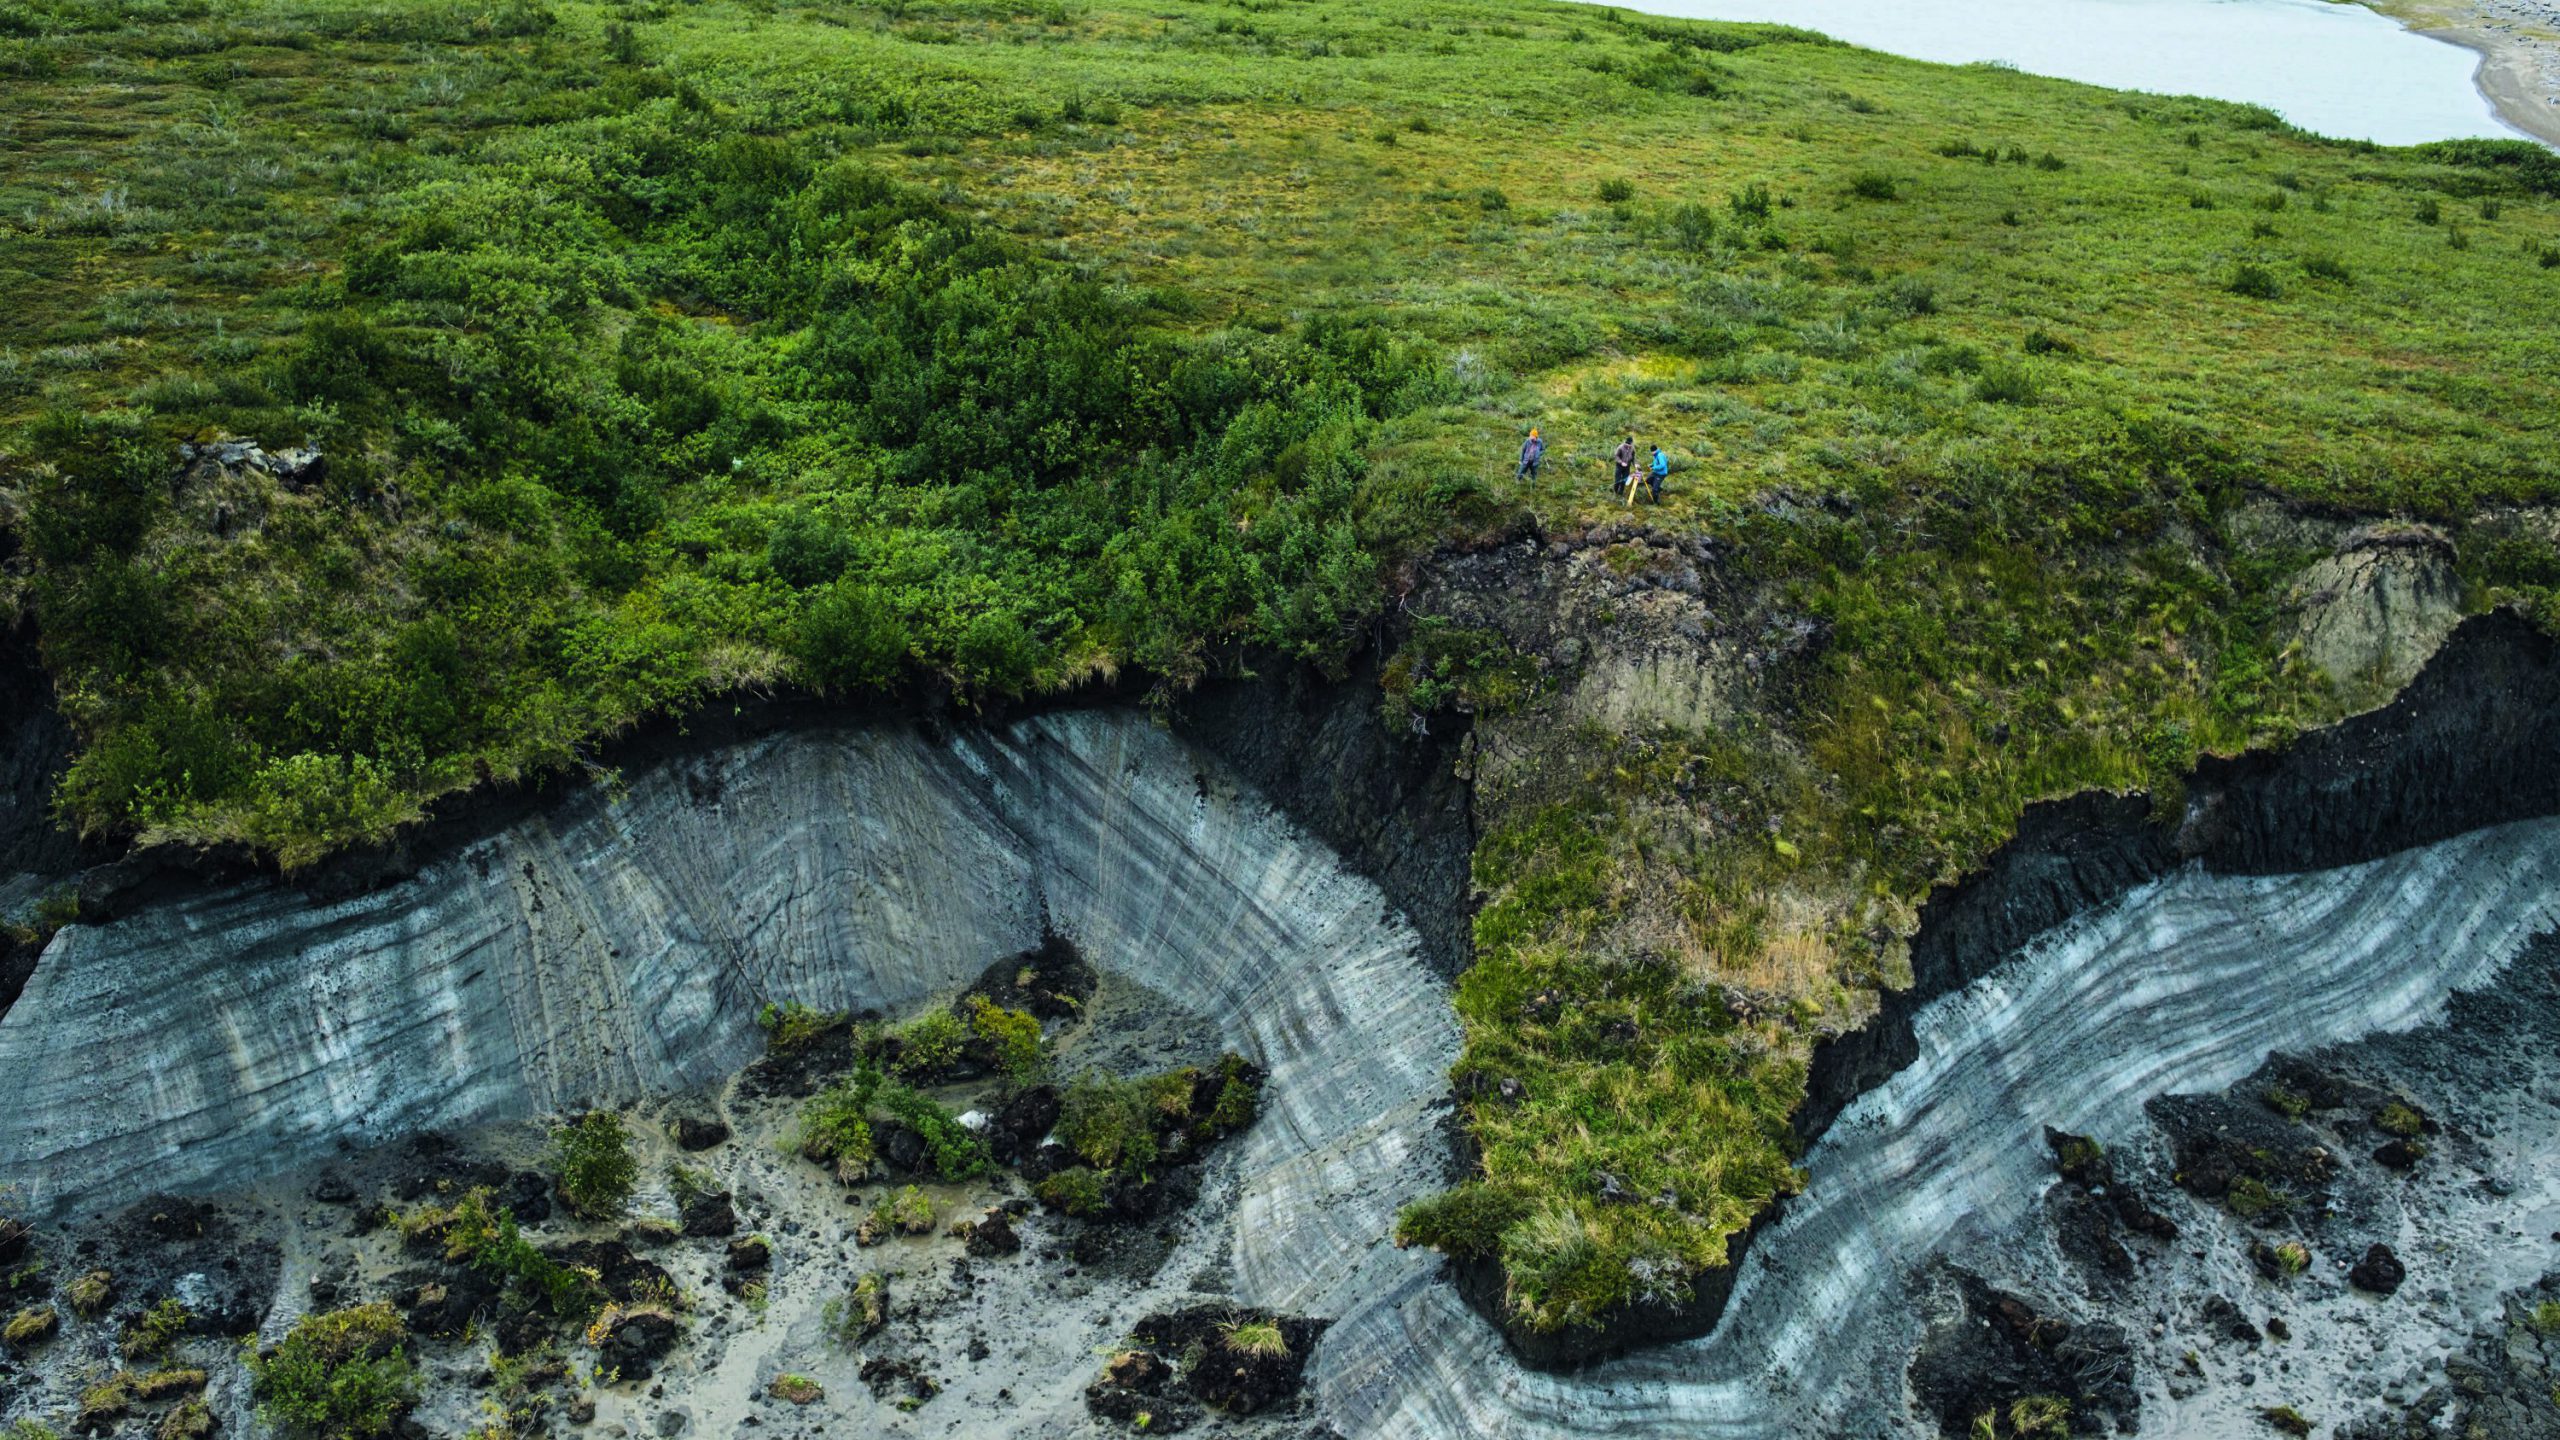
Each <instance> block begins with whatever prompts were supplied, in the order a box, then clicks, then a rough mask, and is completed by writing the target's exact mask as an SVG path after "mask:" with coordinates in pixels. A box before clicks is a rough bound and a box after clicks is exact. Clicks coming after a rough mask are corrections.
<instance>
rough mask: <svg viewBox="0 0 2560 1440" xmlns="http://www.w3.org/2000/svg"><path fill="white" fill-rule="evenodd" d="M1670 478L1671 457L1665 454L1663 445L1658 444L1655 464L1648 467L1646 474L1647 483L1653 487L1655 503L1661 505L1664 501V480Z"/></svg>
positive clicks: (1654, 456)
mask: <svg viewBox="0 0 2560 1440" xmlns="http://www.w3.org/2000/svg"><path fill="white" fill-rule="evenodd" d="M1670 478H1671V457H1670V456H1668V455H1665V454H1663V453H1662V447H1661V446H1659V445H1656V446H1654V447H1653V464H1652V465H1651V466H1650V467H1649V468H1648V469H1647V471H1646V474H1645V481H1646V483H1647V484H1650V485H1651V486H1652V487H1653V503H1654V504H1656V505H1659V504H1661V503H1662V482H1663V481H1665V480H1668V479H1670Z"/></svg>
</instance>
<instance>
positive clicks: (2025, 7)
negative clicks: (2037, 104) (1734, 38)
mask: <svg viewBox="0 0 2560 1440" xmlns="http://www.w3.org/2000/svg"><path fill="white" fill-rule="evenodd" d="M1627 8H1629V9H1634V10H1641V11H1645V12H1648V13H1651V14H1656V15H1677V16H1682V17H1686V18H1689V19H1696V20H1764V21H1776V22H1779V23H1782V24H1788V25H1801V26H1803V27H1805V28H1806V29H1809V30H1819V31H1821V32H1823V33H1824V34H1826V35H1831V36H1834V37H1836V38H1838V39H1841V40H1846V41H1848V42H1849V43H1851V44H1853V45H1863V46H1866V47H1867V48H1869V49H1874V50H1884V51H1889V52H1891V53H1893V54H1896V55H1908V56H1911V57H1913V58H1915V59H1920V60H1940V61H1946V62H1949V63H1953V64H1963V63H1968V62H1972V61H1983V60H1987V61H1997V62H2000V63H2003V64H2009V65H2014V66H2016V67H2017V68H2019V69H2021V70H2026V71H2031V72H2033V73H2035V74H2038V75H2058V76H2061V77H2062V78H2064V79H2068V80H2082V81H2087V82H2088V83H2090V84H2093V85H2105V86H2109V87H2111V88H2114V89H2119V90H2148V91H2152V92H2154V93H2158V94H2166V95H2209V96H2212V97H2214V98H2216V99H2221V100H2239V101H2245V102H2247V103H2249V104H2253V105H2264V106H2266V107H2267V108H2268V109H2270V110H2273V111H2275V112H2276V113H2277V114H2279V115H2282V116H2283V117H2284V118H2285V119H2287V120H2289V121H2291V122H2293V123H2294V124H2296V125H2299V126H2301V127H2303V128H2304V129H2306V130H2313V131H2317V132H2319V133H2320V134H2323V135H2336V136H2341V137H2346V138H2350V139H2359V140H2375V141H2379V142H2381V143H2383V144H2385V145H2411V144H2416V143H2417V142H2419V141H2422V140H2449V139H2455V138H2459V137H2463V136H2473V135H2495V136H2512V135H2514V134H2515V133H2516V132H2515V131H2513V130H2511V129H2510V128H2508V126H2507V125H2506V124H2505V123H2504V122H2503V121H2501V120H2500V119H2499V118H2498V114H2497V112H2496V110H2494V109H2493V108H2492V107H2491V106H2490V104H2489V102H2488V100H2487V99H2486V98H2485V97H2483V96H2482V95H2481V93H2480V90H2479V87H2478V86H2477V85H2476V84H2475V83H2474V80H2473V77H2474V74H2475V72H2476V71H2477V70H2478V68H2479V57H2478V56H2477V55H2475V54H2473V53H2472V52H2471V51H2469V50H2466V49H2463V48H2462V47H2460V46H2458V45H2452V44H2448V43H2446V42H2444V41H2441V40H2434V39H2430V38H2428V37H2427V36H2424V35H2419V34H2415V33H2412V32H2411V31H2408V30H2404V29H2402V28H2400V26H2399V25H2398V24H2396V23H2394V22H2393V21H2391V20H2390V19H2388V18H2386V17H2384V16H2382V15H2379V14H2376V13H2375V12H2373V11H2371V10H2367V9H2365V8H2364V7H2363V6H2361V5H2352V4H2335V3H2329V0H1640V3H1637V4H1634V5H1631V6H1628V7H1627Z"/></svg>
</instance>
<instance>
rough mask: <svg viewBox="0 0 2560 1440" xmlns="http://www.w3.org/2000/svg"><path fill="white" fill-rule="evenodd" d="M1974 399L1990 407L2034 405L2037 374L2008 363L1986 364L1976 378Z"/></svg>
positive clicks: (2024, 367)
mask: <svg viewBox="0 0 2560 1440" xmlns="http://www.w3.org/2000/svg"><path fill="white" fill-rule="evenodd" d="M1973 398H1975V399H1976V400H1980V401H1982V402H1983V403H1985V404H1988V405H2032V404H2034V403H2035V400H2036V379H2035V372H2033V371H2031V370H2029V369H2028V368H2027V367H2026V366H2024V365H2018V364H2012V363H2009V362H2006V361H2001V362H1996V363H1992V364H1986V365H1984V366H1983V367H1982V373H1981V374H1979V375H1976V376H1975V377H1974V380H1973Z"/></svg>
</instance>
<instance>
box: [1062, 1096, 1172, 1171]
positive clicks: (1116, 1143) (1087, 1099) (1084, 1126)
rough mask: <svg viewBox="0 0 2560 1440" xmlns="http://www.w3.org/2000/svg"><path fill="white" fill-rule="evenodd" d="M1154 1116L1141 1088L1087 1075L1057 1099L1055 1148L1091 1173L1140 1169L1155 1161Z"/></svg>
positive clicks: (1154, 1112) (1154, 1108)
mask: <svg viewBox="0 0 2560 1440" xmlns="http://www.w3.org/2000/svg"><path fill="white" fill-rule="evenodd" d="M1155 1116H1156V1107H1155V1106H1153V1105H1152V1104H1150V1103H1149V1102H1148V1096H1147V1091H1146V1087H1144V1086H1143V1085H1140V1084H1139V1083H1137V1082H1135V1081H1130V1080H1123V1079H1120V1078H1118V1077H1116V1076H1110V1075H1104V1074H1100V1073H1098V1072H1094V1071H1087V1072H1086V1073H1085V1074H1083V1075H1081V1076H1079V1077H1077V1078H1076V1080H1075V1081H1074V1082H1073V1083H1072V1084H1070V1085H1068V1086H1067V1088H1066V1091H1065V1093H1064V1094H1062V1095H1060V1096H1059V1097H1058V1125H1057V1135H1058V1143H1060V1144H1062V1145H1064V1146H1066V1147H1067V1148H1068V1149H1069V1150H1072V1151H1074V1152H1075V1153H1076V1155H1077V1156H1078V1157H1080V1158H1081V1159H1083V1161H1084V1162H1085V1163H1086V1164H1088V1165H1090V1166H1092V1167H1093V1168H1095V1169H1097V1170H1117V1169H1121V1168H1123V1167H1129V1168H1136V1169H1144V1168H1145V1167H1146V1166H1147V1165H1149V1164H1150V1163H1152V1162H1153V1161H1154V1160H1155V1158H1156V1134H1155V1124H1156V1121H1155Z"/></svg>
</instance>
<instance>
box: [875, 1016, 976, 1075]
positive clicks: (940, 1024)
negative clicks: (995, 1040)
mask: <svg viewBox="0 0 2560 1440" xmlns="http://www.w3.org/2000/svg"><path fill="white" fill-rule="evenodd" d="M895 1036H896V1039H897V1042H898V1050H897V1056H896V1058H895V1059H893V1060H891V1061H890V1062H889V1068H890V1069H892V1070H895V1071H897V1072H898V1073H899V1074H901V1075H904V1076H906V1077H907V1078H908V1079H911V1080H931V1079H934V1078H936V1077H938V1076H941V1075H944V1074H947V1073H949V1072H950V1071H951V1070H952V1069H953V1067H955V1066H957V1065H958V1064H959V1063H960V1062H961V1060H962V1059H963V1058H965V1057H966V1056H967V1055H968V1053H969V1027H968V1026H967V1025H966V1024H965V1023H963V1022H962V1021H961V1019H960V1017H959V1016H957V1015H954V1014H952V1013H951V1012H950V1011H948V1010H928V1011H926V1012H925V1013H924V1014H922V1015H919V1016H917V1017H916V1018H915V1019H913V1020H911V1021H909V1022H907V1023H906V1024H904V1025H901V1026H899V1027H898V1029H897V1030H896V1032H895Z"/></svg>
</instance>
